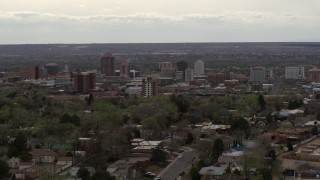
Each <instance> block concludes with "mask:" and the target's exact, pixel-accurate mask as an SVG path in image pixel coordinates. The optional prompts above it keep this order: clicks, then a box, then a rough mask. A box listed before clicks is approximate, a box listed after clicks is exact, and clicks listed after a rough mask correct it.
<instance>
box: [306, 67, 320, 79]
mask: <svg viewBox="0 0 320 180" xmlns="http://www.w3.org/2000/svg"><path fill="white" fill-rule="evenodd" d="M308 80H309V81H311V82H320V69H318V68H312V69H310V70H308Z"/></svg>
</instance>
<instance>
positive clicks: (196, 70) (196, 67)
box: [194, 60, 204, 75]
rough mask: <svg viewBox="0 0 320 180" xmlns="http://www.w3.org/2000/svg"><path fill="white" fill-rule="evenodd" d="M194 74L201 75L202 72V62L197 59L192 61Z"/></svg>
mask: <svg viewBox="0 0 320 180" xmlns="http://www.w3.org/2000/svg"><path fill="white" fill-rule="evenodd" d="M194 74H195V75H203V74H204V62H203V61H201V60H198V61H197V62H195V63H194Z"/></svg>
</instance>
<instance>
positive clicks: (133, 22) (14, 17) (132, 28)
mask: <svg viewBox="0 0 320 180" xmlns="http://www.w3.org/2000/svg"><path fill="white" fill-rule="evenodd" d="M319 20H320V18H318V17H316V16H305V15H300V14H294V13H286V12H284V13H281V14H274V13H269V12H250V11H229V12H223V13H217V14H208V13H207V14H200V13H197V14H196V13H194V14H182V15H176V16H170V15H163V14H157V13H134V14H127V15H119V14H112V15H110V14H107V15H106V14H98V15H90V16H76V15H68V14H54V13H41V12H36V11H11V12H1V11H0V24H1V26H0V39H1V42H0V43H26V42H27V43H57V42H58V43H59V42H66V43H67V42H69V43H75V42H79V43H81V42H192V41H198V42H201V41H206V42H208V41H219V42H225V41H290V40H296V39H318V40H320V38H319V35H318V32H317V29H319V28H320V21H319ZM288 30H290V31H288Z"/></svg>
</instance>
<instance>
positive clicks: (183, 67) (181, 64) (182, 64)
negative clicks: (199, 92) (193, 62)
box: [177, 61, 188, 79]
mask: <svg viewBox="0 0 320 180" xmlns="http://www.w3.org/2000/svg"><path fill="white" fill-rule="evenodd" d="M187 68H188V63H187V62H185V61H179V62H177V71H181V72H182V73H183V77H182V79H185V70H186V69H187Z"/></svg>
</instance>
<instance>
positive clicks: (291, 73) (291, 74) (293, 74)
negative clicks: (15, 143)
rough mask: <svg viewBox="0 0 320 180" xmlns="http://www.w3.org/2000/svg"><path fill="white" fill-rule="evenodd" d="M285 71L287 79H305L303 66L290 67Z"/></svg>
mask: <svg viewBox="0 0 320 180" xmlns="http://www.w3.org/2000/svg"><path fill="white" fill-rule="evenodd" d="M285 71H286V73H285V77H286V79H303V78H304V76H305V74H304V67H302V66H288V67H286V70H285Z"/></svg>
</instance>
